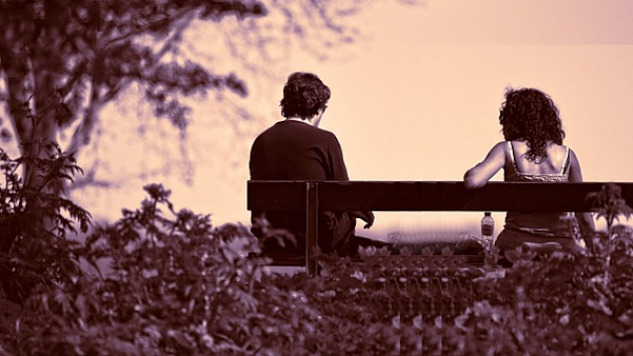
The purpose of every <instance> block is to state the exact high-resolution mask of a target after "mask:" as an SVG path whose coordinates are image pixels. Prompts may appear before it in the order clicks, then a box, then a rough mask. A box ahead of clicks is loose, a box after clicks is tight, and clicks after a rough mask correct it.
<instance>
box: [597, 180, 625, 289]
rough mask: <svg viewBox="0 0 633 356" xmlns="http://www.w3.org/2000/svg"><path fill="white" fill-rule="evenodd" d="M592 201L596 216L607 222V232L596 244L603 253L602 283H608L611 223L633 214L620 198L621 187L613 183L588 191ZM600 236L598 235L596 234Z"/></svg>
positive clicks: (612, 247) (611, 240) (611, 238)
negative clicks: (596, 190) (598, 190)
mask: <svg viewBox="0 0 633 356" xmlns="http://www.w3.org/2000/svg"><path fill="white" fill-rule="evenodd" d="M587 199H588V200H591V201H592V204H593V211H594V212H595V214H596V216H597V217H598V218H603V219H605V220H606V222H607V234H606V235H602V240H603V241H600V243H599V244H598V246H597V250H598V253H602V254H603V258H604V264H605V267H604V283H608V282H609V279H610V276H609V271H610V265H611V256H612V254H613V249H614V246H613V239H614V237H615V235H614V233H613V224H614V222H615V221H616V220H619V217H620V216H624V217H626V219H627V220H628V219H629V218H630V217H631V214H633V209H631V207H630V206H628V205H627V204H626V201H625V200H624V199H623V198H622V189H621V188H620V187H619V186H618V185H616V184H614V183H608V184H605V185H604V186H603V187H602V189H601V190H600V192H595V193H590V194H589V195H588V196H587ZM598 236H600V235H598Z"/></svg>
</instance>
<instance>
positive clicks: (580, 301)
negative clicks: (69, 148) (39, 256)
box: [0, 185, 633, 355]
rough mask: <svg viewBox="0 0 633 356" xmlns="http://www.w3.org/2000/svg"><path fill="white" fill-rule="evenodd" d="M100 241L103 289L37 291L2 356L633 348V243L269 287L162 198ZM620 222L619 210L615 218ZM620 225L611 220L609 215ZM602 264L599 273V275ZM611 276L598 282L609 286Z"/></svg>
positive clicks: (91, 284) (331, 261) (426, 259)
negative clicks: (502, 262) (505, 264)
mask: <svg viewBox="0 0 633 356" xmlns="http://www.w3.org/2000/svg"><path fill="white" fill-rule="evenodd" d="M145 190H146V191H147V193H148V198H147V199H146V200H145V201H143V202H142V204H141V207H140V208H139V209H137V210H124V211H123V216H122V218H121V219H120V220H119V221H117V222H116V223H114V224H111V225H96V226H95V227H94V229H93V230H92V232H91V233H90V234H89V235H88V237H87V238H86V243H85V245H83V246H79V247H75V248H73V249H72V254H73V256H76V257H79V258H81V259H84V260H85V261H87V262H88V263H89V264H92V265H94V266H103V265H104V263H105V262H107V268H102V269H101V271H102V273H101V274H88V273H75V272H73V273H72V274H68V275H67V278H60V279H58V280H57V282H56V283H54V284H43V285H42V286H41V287H40V288H39V289H37V290H36V293H35V294H34V295H32V296H31V297H30V298H29V299H28V300H27V302H26V303H25V305H24V306H23V307H22V308H21V309H19V310H18V311H17V312H15V313H13V314H8V315H5V317H4V322H3V323H2V324H1V325H0V355H2V354H16V355H48V354H64V355H85V354H90V355H93V354H94V355H164V354H176V355H209V354H214V355H215V354H218V355H250V354H260V355H341V354H363V355H364V354H367V355H420V354H425V355H427V354H428V355H441V354H451V355H480V354H486V355H505V354H513V355H514V354H542V355H559V354H567V355H594V354H609V355H618V354H620V355H624V354H628V353H629V352H630V350H631V348H632V347H633V307H632V304H631V302H630V301H631V300H633V289H632V288H633V250H632V246H633V234H632V233H631V229H630V228H627V227H624V226H616V227H613V228H612V227H609V231H610V232H611V233H612V235H611V236H604V237H603V238H602V239H599V240H597V241H596V247H595V249H592V250H585V251H582V252H579V253H575V254H569V253H563V252H554V253H551V254H549V255H537V254H536V253H535V252H533V251H528V250H522V249H518V250H517V251H515V253H514V254H513V255H512V258H511V259H512V267H510V268H501V267H500V266H497V265H496V264H494V260H495V259H496V256H495V251H494V249H486V254H487V256H486V258H484V261H485V263H484V264H483V265H473V264H469V263H466V260H465V259H464V257H461V256H452V255H451V253H450V251H444V252H443V253H442V254H440V255H435V254H433V253H426V254H423V255H418V256H413V255H410V254H408V253H407V251H401V254H400V255H398V256H392V255H389V254H388V252H387V251H386V250H376V249H374V248H368V249H366V250H363V251H362V253H361V257H362V259H363V261H362V262H361V263H358V262H353V261H352V260H350V259H340V258H333V257H331V256H321V258H320V260H319V263H320V267H321V273H320V274H319V275H318V276H316V277H307V276H305V275H304V274H302V273H299V274H296V275H294V276H285V275H278V274H274V273H271V272H270V267H269V266H268V263H269V261H268V260H267V259H264V258H261V257H257V254H256V253H255V254H253V253H251V252H257V251H258V245H257V242H256V240H255V239H254V237H253V236H252V235H250V233H249V231H248V230H247V228H246V227H244V226H241V225H233V224H227V225H223V226H219V227H213V226H212V225H211V221H210V217H209V216H208V215H199V214H195V213H193V212H191V211H189V210H186V209H182V210H176V209H174V207H173V206H172V204H171V202H170V201H169V191H167V190H165V189H164V188H163V187H162V186H161V185H149V186H146V187H145ZM619 211H623V210H619ZM615 213H616V214H617V213H618V210H616V211H615ZM607 256H608V258H609V263H605V259H606V257H607ZM605 276H607V277H608V278H605Z"/></svg>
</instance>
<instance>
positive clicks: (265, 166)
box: [250, 120, 348, 180]
mask: <svg viewBox="0 0 633 356" xmlns="http://www.w3.org/2000/svg"><path fill="white" fill-rule="evenodd" d="M250 171H251V179H253V180H348V176H347V170H346V169H345V164H344V161H343V154H342V152H341V147H340V145H339V142H338V140H337V139H336V136H334V134H332V133H330V132H328V131H325V130H321V129H318V128H316V127H313V126H311V125H309V124H307V123H304V122H300V121H296V120H285V121H281V122H278V123H276V124H275V125H273V126H272V127H271V128H269V129H268V130H266V131H264V132H263V133H262V134H261V135H259V136H258V137H257V139H256V140H255V142H254V143H253V146H252V149H251V158H250Z"/></svg>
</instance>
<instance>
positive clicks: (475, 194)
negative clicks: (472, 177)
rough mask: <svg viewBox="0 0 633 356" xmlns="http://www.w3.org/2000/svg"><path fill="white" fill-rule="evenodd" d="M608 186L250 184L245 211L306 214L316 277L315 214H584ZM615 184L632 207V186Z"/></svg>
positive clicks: (308, 260)
mask: <svg viewBox="0 0 633 356" xmlns="http://www.w3.org/2000/svg"><path fill="white" fill-rule="evenodd" d="M606 183H607V182H585V183H564V184H562V183H529V182H528V183H524V182H489V183H488V184H487V185H486V186H484V187H482V188H480V189H475V190H468V189H466V188H465V187H464V184H463V182H461V181H434V182H430V181H348V182H340V181H338V182H335V181H248V182H247V209H248V210H251V211H253V210H256V211H303V212H305V216H306V236H307V243H306V253H305V258H304V259H302V260H301V265H303V263H305V267H306V272H307V273H308V274H314V273H315V271H316V267H317V265H316V261H315V259H314V258H313V256H312V254H311V251H312V249H311V248H312V247H313V246H317V243H318V235H319V232H318V212H319V211H324V210H341V211H351V210H372V211H482V212H483V211H519V212H549V211H551V212H555V211H576V212H588V211H591V210H592V208H593V207H592V204H591V202H590V201H589V200H587V194H589V193H592V192H599V191H600V190H601V189H602V187H603V186H604V185H605V184H606ZM613 183H615V184H616V185H618V186H620V188H621V189H622V197H623V198H624V199H625V200H626V201H627V202H633V183H630V182H613Z"/></svg>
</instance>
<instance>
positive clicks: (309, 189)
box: [306, 182, 319, 276]
mask: <svg viewBox="0 0 633 356" xmlns="http://www.w3.org/2000/svg"><path fill="white" fill-rule="evenodd" d="M318 192H319V185H318V184H317V183H316V182H307V183H306V273H307V274H308V275H309V276H314V275H315V274H316V273H317V262H316V259H315V258H314V252H315V251H316V247H317V246H318V242H319V241H318V236H319V201H318V196H319V195H318Z"/></svg>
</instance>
